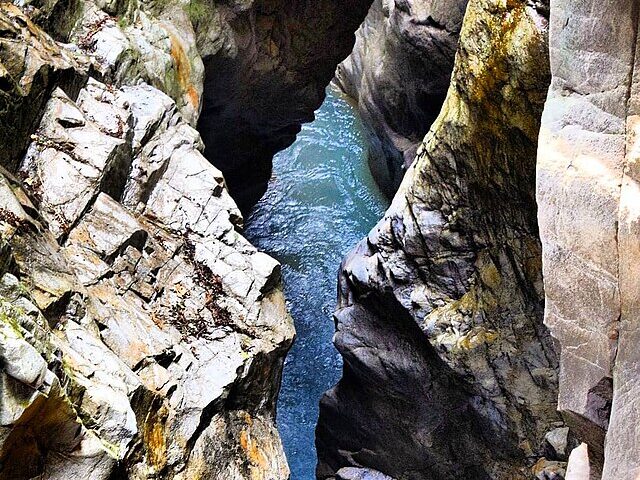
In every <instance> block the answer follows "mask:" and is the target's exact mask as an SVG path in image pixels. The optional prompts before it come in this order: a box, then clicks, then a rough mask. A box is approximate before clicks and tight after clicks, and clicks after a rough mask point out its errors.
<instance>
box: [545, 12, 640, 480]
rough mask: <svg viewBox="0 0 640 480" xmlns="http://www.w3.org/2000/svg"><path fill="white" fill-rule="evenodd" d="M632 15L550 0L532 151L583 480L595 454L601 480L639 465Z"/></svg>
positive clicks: (549, 306)
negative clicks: (548, 77) (542, 93)
mask: <svg viewBox="0 0 640 480" xmlns="http://www.w3.org/2000/svg"><path fill="white" fill-rule="evenodd" d="M639 19H640V12H639V10H638V5H637V2H633V1H623V2H618V3H617V4H616V5H615V6H614V5H609V4H607V5H600V4H596V3H595V2H592V1H572V0H566V1H558V2H556V4H554V7H553V9H552V15H551V33H550V35H551V36H550V42H551V49H550V51H551V67H552V74H553V81H552V84H551V88H550V91H549V97H548V99H547V102H546V104H545V110H544V115H543V119H542V128H541V134H540V142H539V152H538V177H537V181H538V186H537V194H538V205H539V220H540V236H541V239H542V245H543V253H544V257H543V263H544V279H545V281H544V284H545V294H546V308H545V323H546V324H547V325H548V326H549V329H550V330H551V332H552V333H553V335H554V337H556V338H557V339H558V341H559V343H560V347H561V367H560V390H559V397H558V408H559V409H560V411H562V413H563V416H564V417H565V418H567V421H568V424H569V425H570V426H571V428H572V430H573V431H574V432H575V433H576V435H577V436H578V438H579V439H580V440H581V441H583V442H585V443H587V444H588V450H589V452H588V453H589V455H588V458H589V460H590V461H591V467H590V469H591V476H592V477H593V478H599V472H600V470H601V469H602V468H603V462H604V470H603V472H602V478H604V479H610V478H633V477H636V476H637V474H638V472H639V471H640V456H638V454H637V450H638V446H639V445H640V432H639V431H638V429H637V428H636V426H635V420H634V419H635V417H636V413H635V412H637V410H638V408H639V405H640V404H639V400H638V396H637V395H636V394H635V393H634V391H635V388H636V385H637V368H636V366H637V362H638V349H637V348H636V346H637V342H638V337H637V333H636V331H637V320H636V315H637V314H636V310H637V299H638V283H637V278H638V271H637V269H638V265H640V262H639V261H638V260H639V257H638V238H639V235H638V233H639V231H638V219H639V218H640V212H639V211H638V205H639V204H640V196H639V194H638V181H639V180H640V177H639V175H638V171H637V167H636V166H635V165H636V163H637V157H638V149H637V138H638V137H637V131H638V122H637V116H638V113H639V112H640V110H639V108H638V98H639V97H638V93H637V92H638V79H637V75H638V62H639V58H638V56H637V55H636V49H637V43H638V23H639V21H640V20H639ZM609 25H616V28H615V30H614V31H611V30H610V28H609ZM581 448H582V447H581ZM572 457H574V454H573V453H572ZM570 470H571V468H570Z"/></svg>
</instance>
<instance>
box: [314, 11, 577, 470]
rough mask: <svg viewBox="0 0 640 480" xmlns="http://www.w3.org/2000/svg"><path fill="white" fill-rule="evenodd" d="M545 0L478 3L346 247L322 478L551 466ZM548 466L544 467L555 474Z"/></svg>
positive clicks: (324, 421) (324, 407)
mask: <svg viewBox="0 0 640 480" xmlns="http://www.w3.org/2000/svg"><path fill="white" fill-rule="evenodd" d="M547 15H548V5H545V4H543V3H533V4H532V3H530V2H525V1H516V0H514V1H509V2H503V1H499V0H471V1H470V2H469V6H468V8H467V11H466V15H465V20H464V24H463V27H462V31H461V35H460V43H459V47H458V52H457V56H456V65H455V68H454V71H453V75H452V81H451V86H450V88H449V91H448V94H447V99H446V101H445V103H444V105H443V108H442V111H441V113H440V116H439V117H438V119H437V120H436V122H435V123H434V125H433V126H432V128H431V131H430V132H429V133H428V134H427V136H426V138H425V140H424V142H423V144H422V146H421V147H420V149H419V151H418V154H417V158H416V161H415V163H414V165H413V166H412V167H411V168H410V169H409V171H408V172H407V174H406V176H405V178H404V180H403V183H402V185H401V186H400V189H399V191H398V193H397V194H396V196H395V198H394V200H393V203H392V205H391V207H390V208H389V210H388V211H387V213H386V214H385V217H384V218H383V219H382V220H381V222H380V223H379V224H378V225H377V226H376V227H375V228H374V229H373V230H372V231H371V233H370V234H369V236H368V237H367V238H366V239H364V240H363V241H362V242H361V243H360V244H359V245H358V246H357V247H356V248H355V249H354V250H353V251H352V252H351V253H350V254H349V255H348V256H347V258H346V259H345V261H344V264H343V266H342V270H341V275H340V299H339V307H338V310H337V312H336V315H335V317H336V323H337V331H336V337H335V343H336V347H337V348H338V350H339V351H340V353H341V354H342V356H343V358H344V373H343V377H342V379H341V380H340V382H339V383H338V385H337V386H336V387H335V388H334V389H333V390H331V391H329V392H328V393H327V394H326V396H325V397H324V398H323V400H322V403H321V415H320V420H319V425H318V430H317V447H318V452H319V466H318V474H319V476H320V478H330V477H332V476H334V475H335V474H336V472H337V471H338V470H340V469H341V468H343V467H356V468H358V467H362V468H363V467H367V468H372V469H374V470H377V471H379V472H381V473H382V474H386V475H389V476H391V477H393V478H401V479H423V478H438V479H457V478H474V479H483V478H487V479H488V478H491V479H505V480H506V479H516V478H523V479H524V478H531V476H533V475H537V474H538V475H546V474H550V472H551V471H553V470H554V469H557V468H559V465H558V464H556V463H553V462H552V460H562V458H561V457H562V454H559V455H558V454H557V453H549V452H548V451H547V441H546V440H545V436H547V435H550V436H551V437H553V436H554V435H559V434H560V432H564V433H565V437H566V430H562V431H557V430H556V429H558V428H561V427H563V421H562V419H561V418H560V416H559V415H558V414H557V413H556V400H557V367H558V364H557V356H556V352H555V349H554V346H553V344H552V341H551V338H550V335H549V333H548V331H547V330H546V328H545V327H544V325H543V323H542V314H543V288H542V275H541V273H542V272H541V250H540V243H539V241H538V227H537V218H536V202H535V181H534V179H535V163H536V148H537V136H538V129H539V125H540V124H539V120H540V116H541V112H542V108H543V103H544V99H545V96H546V92H547V87H548V84H549V80H550V78H549V67H548V56H547ZM545 472H546V473H545Z"/></svg>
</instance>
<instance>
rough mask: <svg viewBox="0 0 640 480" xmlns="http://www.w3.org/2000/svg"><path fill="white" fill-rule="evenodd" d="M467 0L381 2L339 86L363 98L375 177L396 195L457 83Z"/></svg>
mask: <svg viewBox="0 0 640 480" xmlns="http://www.w3.org/2000/svg"><path fill="white" fill-rule="evenodd" d="M466 6H467V0H429V1H422V0H421V1H414V0H405V1H402V2H398V1H389V0H375V1H374V2H373V5H372V6H371V8H370V10H369V13H368V14H367V18H366V19H365V21H364V23H363V24H362V26H361V27H360V29H359V30H358V31H357V33H356V44H355V46H354V48H353V52H352V53H351V55H349V57H348V58H347V59H346V60H345V61H343V62H342V63H341V64H340V65H339V66H338V69H337V71H336V83H337V85H338V86H339V87H340V88H341V89H342V90H343V91H344V92H345V93H346V94H347V95H349V96H350V97H351V98H353V99H354V100H355V101H356V102H357V108H358V112H359V113H360V116H361V117H362V120H363V123H364V125H365V128H366V132H367V155H368V160H369V166H370V167H371V170H372V172H373V175H374V178H375V179H376V181H377V182H378V184H379V185H380V186H381V187H382V189H383V191H384V192H385V193H386V194H387V195H388V196H389V197H392V196H393V194H394V193H395V191H396V190H397V188H398V186H399V185H400V181H401V180H402V177H403V175H404V173H405V171H406V169H407V168H408V167H409V165H411V163H412V162H413V160H414V158H415V155H416V151H417V149H418V146H419V145H420V143H421V142H422V139H423V137H424V135H425V134H426V133H427V131H428V130H429V127H430V126H431V124H432V123H433V121H434V120H435V119H436V117H437V115H438V113H439V112H440V107H441V106H442V103H443V102H444V99H445V96H446V94H447V89H448V88H449V81H450V79H451V71H452V70H453V60H454V56H455V52H456V48H457V44H458V37H459V33H460V28H461V27H462V18H463V15H464V12H465V9H466Z"/></svg>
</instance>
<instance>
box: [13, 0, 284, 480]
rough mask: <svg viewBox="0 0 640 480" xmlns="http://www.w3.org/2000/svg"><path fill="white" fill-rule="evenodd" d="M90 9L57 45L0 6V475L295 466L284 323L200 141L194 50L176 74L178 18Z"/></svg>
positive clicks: (227, 472) (269, 281)
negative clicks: (285, 407) (288, 453)
mask: <svg viewBox="0 0 640 480" xmlns="http://www.w3.org/2000/svg"><path fill="white" fill-rule="evenodd" d="M64 5H70V4H64ZM103 7H104V8H105V10H103V9H102V8H99V7H98V6H97V5H93V4H90V3H85V4H83V5H81V8H80V9H79V10H76V11H75V14H77V15H79V19H78V22H77V23H76V26H75V27H74V29H73V30H71V31H69V32H66V34H68V35H69V38H72V39H76V43H74V44H69V45H65V44H61V43H58V42H56V41H55V40H53V39H52V38H51V37H49V36H48V35H47V34H46V33H44V32H43V31H42V30H41V29H40V28H39V27H38V26H36V25H35V24H34V23H33V22H32V21H31V20H30V19H29V18H28V16H27V15H26V14H25V13H24V12H28V13H30V14H31V15H32V16H33V18H34V20H38V21H39V22H41V23H42V24H43V25H46V20H47V18H48V17H47V15H46V13H47V12H46V10H40V9H37V8H35V7H31V8H27V7H24V12H23V11H22V10H20V9H18V8H16V7H14V6H12V5H11V4H6V3H5V4H0V25H1V26H2V28H1V29H0V35H1V39H0V47H1V48H0V62H1V63H0V71H1V72H2V78H3V84H2V85H3V88H2V92H0V98H1V99H2V101H3V102H5V103H4V105H8V106H9V108H8V109H2V111H0V120H1V121H2V125H3V127H4V126H5V125H6V126H12V127H14V133H9V134H10V135H13V138H12V141H11V142H7V143H6V144H4V143H3V147H2V155H3V156H2V158H1V159H0V160H1V161H0V163H1V166H2V167H1V168H0V360H1V362H0V365H1V369H0V478H6V479H21V478H25V479H26V478H35V477H38V478H47V479H69V478H82V479H109V478H133V479H147V478H167V479H172V478H174V479H195V478H224V479H238V480H240V479H249V478H250V479H254V480H255V479H265V480H266V479H269V480H272V479H285V478H288V474H289V472H288V467H287V465H286V461H285V457H284V453H283V451H282V446H281V443H280V439H279V436H278V433H277V430H276V428H275V423H274V411H275V400H276V396H277V392H278V385H279V381H280V374H281V368H282V363H283V358H284V355H285V353H286V351H287V349H288V348H289V346H290V344H291V341H292V337H293V326H292V323H291V321H290V318H289V316H288V314H287V312H286V307H285V302H284V297H283V294H282V290H281V286H280V267H279V265H278V263H277V262H276V261H275V260H273V259H271V258H270V257H268V256H267V255H265V254H262V253H259V252H257V251H256V249H255V248H254V247H252V246H251V245H250V244H249V243H248V242H247V241H246V240H245V239H244V238H243V237H242V236H241V235H240V233H239V230H240V227H241V221H242V218H241V215H240V212H239V211H238V209H237V207H236V205H235V203H234V202H233V200H232V199H231V197H230V196H229V193H228V192H227V189H226V187H225V184H224V179H223V177H222V174H221V173H220V171H219V170H218V169H217V168H216V167H214V166H213V165H211V164H210V163H209V162H208V161H207V160H206V159H205V157H204V156H203V154H202V151H203V149H204V145H203V143H202V141H201V139H200V135H199V134H198V132H197V131H196V130H195V129H194V128H193V124H194V123H195V121H196V120H197V111H198V107H197V105H198V103H199V102H200V93H199V92H201V85H202V75H201V73H202V71H203V70H202V69H201V68H200V70H198V68H196V67H197V65H198V61H199V57H196V56H193V57H192V58H191V60H190V62H191V63H193V65H195V66H196V67H194V68H193V70H191V73H192V75H194V82H192V83H191V84H188V83H186V82H185V83H180V82H178V83H177V84H175V83H174V80H172V77H171V75H173V74H175V73H176V71H177V72H178V76H179V75H180V71H181V70H180V68H181V67H180V65H183V67H184V64H181V63H180V62H181V61H182V60H184V58H183V57H182V56H180V55H177V54H176V48H177V46H176V45H181V43H180V42H181V40H179V39H174V38H173V37H172V36H171V34H170V32H171V30H172V29H173V28H176V29H177V27H176V25H179V22H180V18H182V19H183V20H184V19H186V18H187V14H186V12H184V11H183V10H182V9H180V10H179V11H180V12H182V15H183V16H182V17H180V16H179V15H178V16H177V17H176V18H177V19H178V20H176V22H178V23H174V24H171V25H167V24H166V23H164V22H163V21H161V20H158V19H157V18H156V17H154V16H153V15H152V13H149V12H146V11H145V10H139V11H137V12H134V13H132V15H133V17H132V19H133V20H131V23H123V22H121V21H118V19H116V18H114V17H113V16H112V14H110V13H108V12H109V11H110V8H111V7H110V6H108V5H107V6H103ZM140 32H143V33H142V34H141V33H140ZM145 35H147V36H145ZM180 35H181V37H180V38H188V37H189V36H194V35H195V34H194V31H193V30H192V29H191V30H189V29H187V30H181V34H180ZM149 38H153V40H149V41H148V42H147V40H148V39H149ZM176 38H177V37H176ZM118 39H120V41H116V40H118ZM187 43H188V42H187ZM184 51H187V47H185V49H184ZM184 51H183V52H184ZM141 55H146V59H147V62H145V63H144V64H140V63H139V62H138V63H137V62H135V61H130V60H131V59H132V58H140V56H141ZM199 65H200V66H202V64H201V62H200V64H199ZM198 71H199V72H200V77H199V78H200V80H198V74H197V72H198ZM154 75H155V76H154ZM154 79H155V80H154ZM145 80H149V81H150V82H151V83H155V84H156V86H163V84H162V82H166V84H165V85H164V86H166V87H167V91H168V92H170V93H171V94H172V96H173V97H174V98H172V97H171V96H169V95H167V94H165V93H163V91H161V90H159V89H158V88H156V87H155V86H152V85H150V84H149V83H145ZM198 82H200V83H198ZM188 85H191V87H189V86H188ZM194 85H195V86H194ZM198 85H200V86H198ZM5 87H6V88H5ZM192 88H193V89H192ZM18 109H20V110H24V111H25V115H26V116H25V118H23V119H22V120H18V119H17V117H15V112H16V111H17V110H18ZM14 119H15V121H14ZM31 125H33V128H32V129H31V130H30V128H31V127H30V126H31ZM3 134H5V135H9V134H7V133H6V132H4V131H3Z"/></svg>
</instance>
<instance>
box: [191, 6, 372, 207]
mask: <svg viewBox="0 0 640 480" xmlns="http://www.w3.org/2000/svg"><path fill="white" fill-rule="evenodd" d="M200 1H201V2H203V4H204V5H205V6H206V8H207V14H206V18H203V19H202V21H201V22H200V23H197V24H196V28H197V31H198V32H202V33H201V34H200V36H199V39H198V45H199V50H200V53H201V55H202V56H203V60H204V67H205V95H204V106H203V111H202V116H201V117H200V125H199V130H200V131H201V132H202V135H203V139H204V142H205V145H206V152H205V154H206V155H207V157H209V158H210V159H211V161H212V162H213V163H214V164H215V165H216V166H218V167H219V168H220V169H221V170H222V172H223V173H224V175H225V179H226V181H227V182H228V184H229V189H230V191H231V193H232V195H233V197H234V198H235V199H236V201H238V204H239V205H240V208H241V210H243V211H244V210H246V209H247V208H248V207H250V206H251V205H252V204H253V203H255V202H256V201H257V200H258V199H259V198H260V197H261V196H262V194H263V193H264V191H265V190H266V188H267V181H268V179H269V177H270V176H271V159H272V157H273V155H274V154H275V153H276V152H277V151H279V150H281V149H283V148H285V147H287V146H289V145H290V144H291V143H293V141H294V140H295V135H296V134H297V133H298V132H299V130H300V124H301V123H303V122H308V121H310V120H312V119H313V112H314V110H316V109H317V108H318V107H320V105H321V104H322V101H323V100H324V96H325V88H326V86H327V85H328V84H329V82H330V81H331V79H332V77H333V76H334V72H335V68H336V65H337V64H338V63H339V62H340V61H342V60H343V59H344V58H345V57H347V55H349V52H350V51H351V49H352V47H353V43H354V41H355V37H354V34H353V32H355V31H356V29H357V28H358V26H359V25H360V23H361V22H362V21H363V20H364V18H365V15H366V13H367V10H368V8H369V6H370V4H371V0H348V1H335V0H316V1H314V2H309V1H301V0H254V1H246V0H245V1H241V0H234V1H231V2H218V3H219V4H220V5H219V6H218V5H216V6H214V7H211V5H210V4H209V3H207V0H200ZM211 32H219V33H217V34H215V35H213V34H212V33H211Z"/></svg>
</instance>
